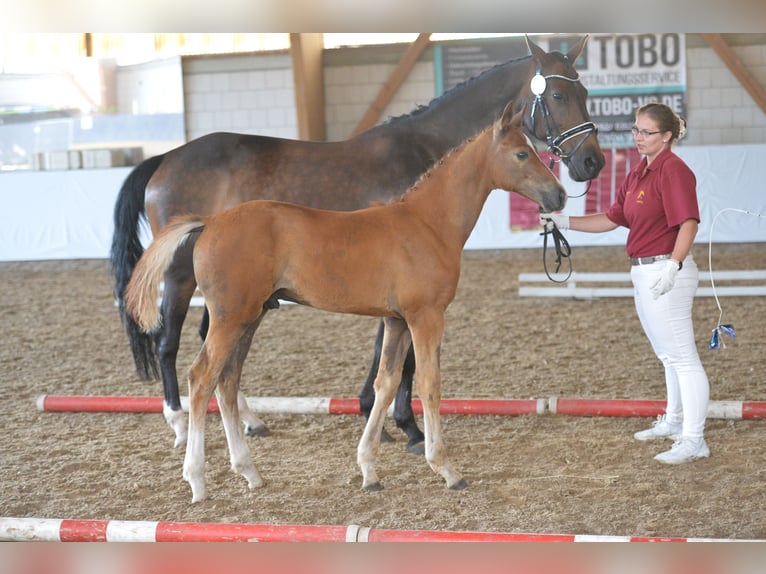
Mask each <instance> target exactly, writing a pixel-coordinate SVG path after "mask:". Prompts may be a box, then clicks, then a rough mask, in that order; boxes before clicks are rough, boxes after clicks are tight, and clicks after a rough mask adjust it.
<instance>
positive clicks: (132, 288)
mask: <svg viewBox="0 0 766 574" xmlns="http://www.w3.org/2000/svg"><path fill="white" fill-rule="evenodd" d="M204 227H205V225H204V222H203V218H202V217H201V216H199V215H186V216H183V217H176V218H173V219H172V220H171V221H170V223H169V224H168V225H167V226H166V227H165V228H164V229H163V230H162V232H161V233H160V234H159V235H158V236H157V237H155V238H154V241H152V244H151V245H150V246H149V248H148V249H147V250H146V252H145V253H144V254H143V255H142V256H141V259H140V260H139V261H138V265H136V268H135V269H134V270H133V276H132V277H131V278H130V282H129V283H128V286H127V288H126V289H125V310H126V312H127V314H128V315H130V317H131V318H132V320H134V321H135V322H136V324H137V325H138V327H139V328H140V329H141V330H142V331H143V332H144V333H150V332H152V331H154V330H156V329H157V328H158V327H159V326H160V321H161V315H160V310H159V307H158V306H157V297H158V296H159V292H160V283H161V282H162V278H163V276H164V275H165V271H167V268H168V267H170V264H171V263H172V262H173V257H174V256H175V254H176V251H178V249H179V248H180V247H182V246H183V245H184V243H186V241H187V240H188V239H189V238H190V237H191V234H192V233H194V232H199V231H202V229H204ZM191 252H192V250H191V249H190V250H189V254H190V255H191Z"/></svg>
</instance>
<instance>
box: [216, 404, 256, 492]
mask: <svg viewBox="0 0 766 574" xmlns="http://www.w3.org/2000/svg"><path fill="white" fill-rule="evenodd" d="M237 396H238V399H237V402H239V397H242V393H241V391H238V395H237ZM216 397H217V399H218V405H219V407H220V409H221V419H222V421H223V430H224V432H225V433H226V442H227V444H228V445H229V460H230V461H231V468H232V469H233V470H234V471H235V472H238V473H240V474H241V475H242V476H244V477H245V478H246V479H247V484H248V486H249V487H250V489H251V490H252V489H254V488H260V487H261V486H263V484H264V482H263V479H262V478H261V475H260V474H258V471H257V470H256V468H255V465H254V464H253V460H252V457H251V456H250V449H249V448H248V446H247V442H245V437H244V435H243V434H242V427H241V426H239V421H238V418H239V416H238V415H239V413H238V412H237V407H236V406H234V408H228V405H226V403H225V402H224V401H225V398H224V396H223V393H221V392H219V389H216Z"/></svg>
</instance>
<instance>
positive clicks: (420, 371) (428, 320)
mask: <svg viewBox="0 0 766 574" xmlns="http://www.w3.org/2000/svg"><path fill="white" fill-rule="evenodd" d="M410 332H411V334H412V344H413V346H414V348H415V360H416V361H417V368H416V372H415V386H416V390H417V393H418V396H419V397H420V400H421V401H423V426H424V427H425V447H426V448H425V451H426V461H428V465H429V466H430V467H431V468H432V469H433V471H434V472H436V473H437V474H440V475H441V476H442V477H444V479H445V480H446V481H447V486H448V487H449V488H451V489H453V490H460V489H463V488H465V487H466V486H468V483H466V481H465V480H463V478H462V477H461V476H460V473H458V472H457V471H456V470H455V469H454V468H453V467H452V463H450V461H449V459H448V458H447V449H446V447H445V446H444V440H443V438H442V428H441V418H440V416H439V403H440V401H441V370H440V365H439V353H440V348H441V342H442V336H443V334H444V312H443V311H438V310H434V311H433V312H431V313H427V314H426V313H420V314H419V316H418V318H417V321H416V322H414V323H410Z"/></svg>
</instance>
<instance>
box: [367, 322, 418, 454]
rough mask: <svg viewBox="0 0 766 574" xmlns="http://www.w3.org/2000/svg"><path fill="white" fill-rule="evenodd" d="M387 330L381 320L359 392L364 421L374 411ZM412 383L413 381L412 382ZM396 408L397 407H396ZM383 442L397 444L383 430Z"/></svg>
mask: <svg viewBox="0 0 766 574" xmlns="http://www.w3.org/2000/svg"><path fill="white" fill-rule="evenodd" d="M384 329H385V326H384V323H383V320H382V319H381V321H380V323H379V325H378V333H377V335H375V353H374V354H373V357H372V364H371V365H370V370H369V371H368V372H367V378H366V379H365V380H364V384H363V385H362V390H361V391H360V392H359V412H361V413H362V415H363V416H364V420H365V421H367V420H369V418H370V411H372V405H373V403H374V402H375V387H374V383H375V377H376V376H377V375H378V367H379V366H380V349H381V348H382V347H383V331H384ZM410 383H411V381H410ZM396 401H397V404H398V403H399V397H398V395H397V399H396ZM394 408H396V407H394ZM380 441H381V442H395V441H394V437H392V436H391V435H390V434H388V431H387V430H386V429H385V427H384V428H383V430H382V431H381V433H380Z"/></svg>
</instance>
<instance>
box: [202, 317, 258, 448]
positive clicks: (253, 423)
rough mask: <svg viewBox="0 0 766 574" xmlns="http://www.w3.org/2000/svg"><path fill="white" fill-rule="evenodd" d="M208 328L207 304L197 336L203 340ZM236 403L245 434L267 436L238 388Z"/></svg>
mask: <svg viewBox="0 0 766 574" xmlns="http://www.w3.org/2000/svg"><path fill="white" fill-rule="evenodd" d="M209 328H210V313H209V311H208V310H207V305H204V306H203V308H202V320H201V321H200V324H199V336H200V337H201V338H202V340H203V341H204V340H205V338H206V337H207V331H208V329H209ZM237 404H238V405H239V414H240V418H241V419H242V422H243V423H245V434H246V435H247V436H269V435H270V434H271V431H270V430H269V427H267V426H266V423H264V422H263V421H262V420H261V419H259V418H258V417H257V416H256V415H255V413H253V411H251V410H250V406H249V405H248V404H247V398H246V397H245V394H244V393H243V392H242V391H241V390H240V391H239V392H238V393H237Z"/></svg>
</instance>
